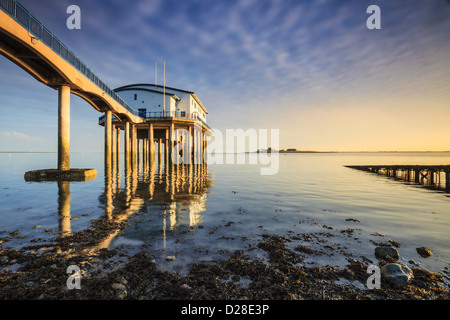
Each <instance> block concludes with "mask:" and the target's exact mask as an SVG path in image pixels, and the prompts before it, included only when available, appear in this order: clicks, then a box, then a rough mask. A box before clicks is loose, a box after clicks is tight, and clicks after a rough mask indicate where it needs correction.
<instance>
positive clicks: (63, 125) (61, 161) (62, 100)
mask: <svg viewBox="0 0 450 320" xmlns="http://www.w3.org/2000/svg"><path fill="white" fill-rule="evenodd" d="M58 170H70V87H68V86H61V87H60V88H59V90H58Z"/></svg>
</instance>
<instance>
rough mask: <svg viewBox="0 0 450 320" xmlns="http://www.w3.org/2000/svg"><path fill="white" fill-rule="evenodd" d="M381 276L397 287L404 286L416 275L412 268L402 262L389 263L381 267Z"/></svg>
mask: <svg viewBox="0 0 450 320" xmlns="http://www.w3.org/2000/svg"><path fill="white" fill-rule="evenodd" d="M381 276H382V277H383V279H384V280H386V281H388V282H390V283H392V284H393V285H394V286H396V287H404V286H406V285H408V284H409V282H410V281H411V279H412V278H413V277H414V275H413V272H412V270H411V269H410V268H409V267H408V266H406V265H404V264H400V263H388V264H386V265H384V266H382V267H381Z"/></svg>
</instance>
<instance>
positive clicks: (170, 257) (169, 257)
mask: <svg viewBox="0 0 450 320" xmlns="http://www.w3.org/2000/svg"><path fill="white" fill-rule="evenodd" d="M175 259H176V257H175V256H167V257H166V260H167V261H174V260H175Z"/></svg>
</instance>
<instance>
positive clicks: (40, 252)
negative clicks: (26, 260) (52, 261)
mask: <svg viewBox="0 0 450 320" xmlns="http://www.w3.org/2000/svg"><path fill="white" fill-rule="evenodd" d="M52 250H53V248H51V247H42V248H40V249H38V250H37V253H38V254H44V253H46V252H48V251H52Z"/></svg>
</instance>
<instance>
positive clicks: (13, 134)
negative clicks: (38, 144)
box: [0, 131, 41, 141]
mask: <svg viewBox="0 0 450 320" xmlns="http://www.w3.org/2000/svg"><path fill="white" fill-rule="evenodd" d="M0 136H2V137H4V138H6V139H16V140H21V141H40V140H41V139H40V138H39V137H34V136H29V135H27V134H25V133H22V132H17V131H4V132H0Z"/></svg>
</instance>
